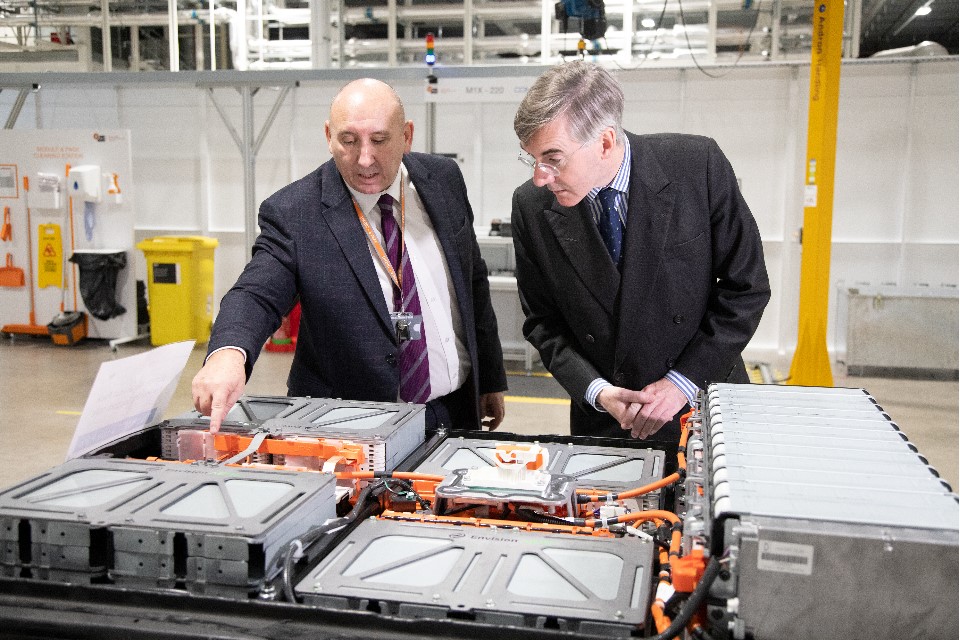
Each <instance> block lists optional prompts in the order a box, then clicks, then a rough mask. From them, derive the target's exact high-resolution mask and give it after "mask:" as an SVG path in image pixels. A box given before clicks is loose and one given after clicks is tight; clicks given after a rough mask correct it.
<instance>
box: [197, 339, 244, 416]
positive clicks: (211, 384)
mask: <svg viewBox="0 0 960 640" xmlns="http://www.w3.org/2000/svg"><path fill="white" fill-rule="evenodd" d="M246 379H247V376H246V371H245V369H244V354H243V352H242V351H239V350H237V349H222V350H220V351H217V352H215V353H213V354H212V355H210V357H208V358H207V361H206V362H205V363H204V365H203V368H201V369H200V371H199V372H198V373H197V375H196V376H195V377H194V378H193V385H192V390H193V406H194V407H195V408H196V410H197V411H199V412H200V413H201V414H202V415H205V416H210V433H217V432H218V431H220V425H221V424H223V420H224V418H226V417H227V413H229V411H230V409H231V408H233V405H234V404H236V402H237V400H239V399H240V396H242V395H243V389H244V386H245V383H246Z"/></svg>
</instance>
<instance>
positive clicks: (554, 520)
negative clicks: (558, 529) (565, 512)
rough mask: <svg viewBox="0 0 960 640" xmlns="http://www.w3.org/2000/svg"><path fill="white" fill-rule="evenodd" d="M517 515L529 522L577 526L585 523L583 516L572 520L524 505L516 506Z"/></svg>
mask: <svg viewBox="0 0 960 640" xmlns="http://www.w3.org/2000/svg"><path fill="white" fill-rule="evenodd" d="M517 515H518V516H520V517H521V518H524V519H526V520H528V521H530V522H542V523H544V524H564V525H567V526H579V527H582V526H585V525H586V522H585V521H584V520H583V518H575V519H572V520H567V519H566V518H561V517H559V516H552V515H550V514H548V513H543V512H542V511H534V510H533V509H528V508H526V507H518V508H517Z"/></svg>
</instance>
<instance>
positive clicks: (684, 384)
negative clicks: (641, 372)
mask: <svg viewBox="0 0 960 640" xmlns="http://www.w3.org/2000/svg"><path fill="white" fill-rule="evenodd" d="M663 377H664V378H666V379H667V380H669V381H670V382H672V383H673V384H675V385H676V387H677V388H678V389H680V392H681V393H683V395H685V396H686V397H687V403H688V404H689V405H690V406H691V407H692V406H693V403H694V402H696V400H697V394H698V393H700V388H699V387H698V386H697V385H695V384H693V383H692V382H690V380H688V379H687V377H686V376H685V375H683V374H682V373H680V372H678V371H674V370H673V369H670V371H667V375H665V376H663Z"/></svg>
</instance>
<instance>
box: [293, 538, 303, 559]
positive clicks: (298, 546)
mask: <svg viewBox="0 0 960 640" xmlns="http://www.w3.org/2000/svg"><path fill="white" fill-rule="evenodd" d="M290 544H292V545H294V546H295V547H296V549H295V550H294V552H293V559H294V560H299V559H300V558H302V557H303V543H302V542H300V539H299V538H297V539H295V540H294V541H293V542H291V543H290Z"/></svg>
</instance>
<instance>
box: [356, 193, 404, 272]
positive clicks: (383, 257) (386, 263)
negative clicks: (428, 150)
mask: <svg viewBox="0 0 960 640" xmlns="http://www.w3.org/2000/svg"><path fill="white" fill-rule="evenodd" d="M403 192H404V188H403V183H402V181H401V184H400V230H399V231H400V262H401V263H402V262H403V251H404V242H403V230H404V224H405V222H406V215H405V213H406V211H405V209H404V206H403ZM353 208H354V209H355V210H356V211H357V218H359V219H360V224H361V225H362V226H363V230H364V232H365V233H366V234H367V239H368V240H369V241H370V244H372V245H373V249H374V251H375V252H376V253H377V258H379V259H380V264H382V265H383V268H384V269H385V270H386V272H387V275H388V276H390V281H391V282H393V285H394V286H395V287H396V288H397V290H398V291H403V281H402V278H403V273H402V272H401V273H397V271H396V269H394V268H393V265H392V264H391V263H390V258H388V257H387V252H386V251H384V249H383V245H381V244H380V241H379V240H377V236H376V235H374V233H373V229H372V228H370V223H369V222H367V217H366V216H365V215H363V212H362V211H360V205H359V204H357V201H356V200H354V201H353Z"/></svg>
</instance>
